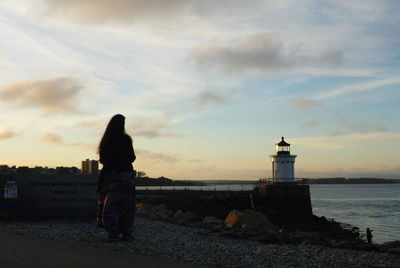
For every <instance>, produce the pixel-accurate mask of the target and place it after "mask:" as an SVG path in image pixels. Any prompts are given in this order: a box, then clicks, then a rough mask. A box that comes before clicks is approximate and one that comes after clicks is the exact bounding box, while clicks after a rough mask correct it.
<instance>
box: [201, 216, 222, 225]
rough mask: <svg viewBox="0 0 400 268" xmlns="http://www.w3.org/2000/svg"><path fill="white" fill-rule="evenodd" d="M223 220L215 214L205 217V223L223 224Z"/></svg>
mask: <svg viewBox="0 0 400 268" xmlns="http://www.w3.org/2000/svg"><path fill="white" fill-rule="evenodd" d="M223 222H224V221H223V220H221V219H218V218H216V217H214V216H206V217H204V219H203V223H204V224H206V225H222V224H223Z"/></svg>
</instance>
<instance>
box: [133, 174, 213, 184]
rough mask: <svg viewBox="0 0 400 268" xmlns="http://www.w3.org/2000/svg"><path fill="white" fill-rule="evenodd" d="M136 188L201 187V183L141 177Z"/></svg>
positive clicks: (137, 180) (136, 181)
mask: <svg viewBox="0 0 400 268" xmlns="http://www.w3.org/2000/svg"><path fill="white" fill-rule="evenodd" d="M135 184H136V186H197V185H198V186H201V185H205V184H204V183H202V182H200V181H186V180H171V179H168V178H165V177H162V176H161V177H158V178H149V177H139V178H136V179H135Z"/></svg>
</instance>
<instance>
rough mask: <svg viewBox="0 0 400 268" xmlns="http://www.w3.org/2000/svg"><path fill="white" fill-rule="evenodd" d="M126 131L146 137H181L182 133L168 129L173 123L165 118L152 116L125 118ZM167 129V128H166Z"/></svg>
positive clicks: (136, 135)
mask: <svg viewBox="0 0 400 268" xmlns="http://www.w3.org/2000/svg"><path fill="white" fill-rule="evenodd" d="M126 125H127V129H128V133H131V134H132V135H133V136H135V137H138V136H141V137H146V138H160V137H161V138H165V137H173V138H178V137H183V135H182V134H179V133H175V132H173V131H169V129H170V128H172V126H173V124H172V123H170V122H169V121H167V120H162V119H154V118H150V117H147V118H143V117H142V118H132V119H128V120H127V124H126ZM166 129H167V130H166Z"/></svg>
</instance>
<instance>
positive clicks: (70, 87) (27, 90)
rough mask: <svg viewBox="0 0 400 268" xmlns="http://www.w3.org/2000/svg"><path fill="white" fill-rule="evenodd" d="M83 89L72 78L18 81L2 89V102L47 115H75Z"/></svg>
mask: <svg viewBox="0 0 400 268" xmlns="http://www.w3.org/2000/svg"><path fill="white" fill-rule="evenodd" d="M82 88H83V87H82V85H81V84H80V82H79V81H77V80H75V79H72V78H70V77H59V78H54V79H48V80H25V81H17V82H12V83H9V84H6V85H4V86H3V87H2V88H0V100H1V102H3V103H5V104H7V105H11V106H17V107H24V108H25V107H34V108H39V109H41V110H42V111H44V112H45V113H46V114H57V113H74V112H77V107H76V106H77V104H78V99H77V97H78V95H79V93H80V91H81V90H82Z"/></svg>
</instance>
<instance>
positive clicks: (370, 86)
mask: <svg viewBox="0 0 400 268" xmlns="http://www.w3.org/2000/svg"><path fill="white" fill-rule="evenodd" d="M396 84H400V78H399V77H398V76H397V77H394V78H388V79H383V80H375V81H370V82H365V83H361V84H355V85H350V86H345V87H342V88H339V89H335V90H331V91H328V92H324V93H321V94H319V95H317V96H316V97H315V99H317V100H319V99H326V98H333V97H337V96H341V95H347V94H353V93H362V92H365V91H371V90H378V89H380V88H381V87H384V86H391V85H396Z"/></svg>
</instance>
